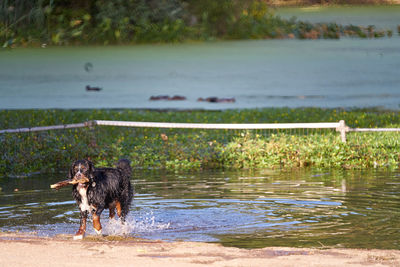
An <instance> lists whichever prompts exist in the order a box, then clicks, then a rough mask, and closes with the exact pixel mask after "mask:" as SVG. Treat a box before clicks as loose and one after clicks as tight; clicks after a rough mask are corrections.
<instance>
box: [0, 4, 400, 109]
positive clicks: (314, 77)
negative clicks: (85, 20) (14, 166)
mask: <svg viewBox="0 0 400 267" xmlns="http://www.w3.org/2000/svg"><path fill="white" fill-rule="evenodd" d="M276 12H277V14H278V15H280V16H282V17H287V18H290V17H291V16H297V17H298V18H299V19H302V20H309V21H312V22H319V21H328V22H332V21H336V22H338V23H343V24H350V23H353V24H360V25H369V24H375V25H376V26H377V27H379V28H383V29H392V30H393V37H392V38H381V39H351V38H342V39H341V40H317V41H315V40H258V41H226V42H206V43H187V44H168V45H137V46H109V47H101V46H96V47H48V48H30V49H24V48H19V49H13V50H9V51H8V50H3V51H0V109H20V108H22V109H27V108H174V109H194V108H201V109H228V108H262V107H282V106H288V107H303V106H316V107H371V106H372V107H376V106H378V107H384V108H390V109H399V108H400V106H399V104H400V93H399V90H398V84H399V83H400V37H399V35H398V33H397V25H398V24H399V23H400V22H399V21H400V20H399V19H400V7H397V6H394V7H372V8H371V7H353V8H350V7H330V8H319V9H316V8H311V9H310V8H308V9H301V8H297V9H290V8H288V9H279V10H277V11H276ZM87 85H89V86H92V87H101V88H102V90H101V91H86V90H85V88H86V86H87ZM158 95H169V96H170V97H172V96H174V95H179V96H184V97H186V100H181V101H163V100H159V101H150V100H149V99H150V97H151V96H158ZM213 96H215V97H220V98H234V99H235V100H236V101H235V102H229V103H218V104H216V103H208V102H199V101H197V100H198V98H207V97H213Z"/></svg>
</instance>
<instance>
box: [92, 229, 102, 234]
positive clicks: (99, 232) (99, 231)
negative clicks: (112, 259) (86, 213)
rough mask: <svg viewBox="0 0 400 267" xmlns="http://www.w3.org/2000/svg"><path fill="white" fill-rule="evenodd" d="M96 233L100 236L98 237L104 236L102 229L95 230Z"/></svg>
mask: <svg viewBox="0 0 400 267" xmlns="http://www.w3.org/2000/svg"><path fill="white" fill-rule="evenodd" d="M94 231H95V232H96V234H98V235H102V231H101V229H100V230H96V229H94Z"/></svg>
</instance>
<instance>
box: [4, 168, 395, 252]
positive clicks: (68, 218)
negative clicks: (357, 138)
mask: <svg viewBox="0 0 400 267" xmlns="http://www.w3.org/2000/svg"><path fill="white" fill-rule="evenodd" d="M63 177H64V176H63V175H62V174H60V175H57V176H55V175H38V176H37V177H30V178H18V179H16V178H1V180H0V187H1V188H2V190H1V193H0V230H2V231H8V230H11V231H16V230H19V231H27V232H35V233H37V234H38V235H44V236H54V235H57V234H74V233H75V232H76V231H77V229H78V227H79V212H78V209H77V207H76V205H75V203H74V202H73V201H72V196H71V192H70V191H71V189H70V188H63V189H61V190H60V191H54V190H50V189H49V184H51V183H54V182H56V181H59V180H61V179H63ZM133 182H134V184H135V187H136V193H135V198H134V201H133V204H132V206H131V212H130V214H129V216H128V218H127V223H126V224H125V225H124V226H121V225H120V223H119V222H118V221H109V220H108V219H107V216H108V213H107V212H104V213H103V215H102V224H103V227H104V233H105V234H107V235H128V236H133V237H140V238H148V239H161V240H167V241H174V240H186V241H204V242H217V243H222V244H224V245H227V246H236V247H246V248H255V247H266V246H295V247H324V246H334V247H360V248H381V249H383V248H386V249H400V241H399V240H400V228H399V224H398V221H399V219H400V210H399V200H400V193H399V192H400V173H399V172H385V171H374V170H371V171H326V170H322V171H321V170H312V169H311V170H297V171H296V170H292V171H288V170H286V171H279V170H262V171H254V172H248V171H247V172H246V171H242V172H238V171H235V172H224V171H210V172H206V171H205V172H200V173H187V174H166V173H163V172H135V175H134V179H133ZM16 188H17V189H18V191H15V189H16ZM88 234H89V235H94V231H93V227H92V226H91V224H89V226H88Z"/></svg>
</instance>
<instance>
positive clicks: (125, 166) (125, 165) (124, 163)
mask: <svg viewBox="0 0 400 267" xmlns="http://www.w3.org/2000/svg"><path fill="white" fill-rule="evenodd" d="M116 165H117V169H120V170H121V172H122V174H123V175H124V176H126V177H128V178H129V179H130V178H131V177H132V168H131V162H130V161H129V160H127V159H120V160H118V162H117V164H116Z"/></svg>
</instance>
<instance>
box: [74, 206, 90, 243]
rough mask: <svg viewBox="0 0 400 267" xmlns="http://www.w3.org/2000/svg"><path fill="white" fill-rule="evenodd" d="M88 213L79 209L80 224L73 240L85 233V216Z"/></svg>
mask: <svg viewBox="0 0 400 267" xmlns="http://www.w3.org/2000/svg"><path fill="white" fill-rule="evenodd" d="M88 215H89V212H88V211H81V216H80V219H81V224H80V227H79V230H78V232H76V234H75V236H74V240H79V239H83V236H84V235H85V232H86V221H87V217H88Z"/></svg>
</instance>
